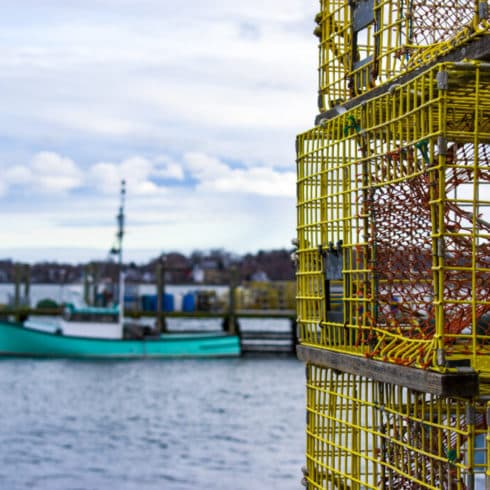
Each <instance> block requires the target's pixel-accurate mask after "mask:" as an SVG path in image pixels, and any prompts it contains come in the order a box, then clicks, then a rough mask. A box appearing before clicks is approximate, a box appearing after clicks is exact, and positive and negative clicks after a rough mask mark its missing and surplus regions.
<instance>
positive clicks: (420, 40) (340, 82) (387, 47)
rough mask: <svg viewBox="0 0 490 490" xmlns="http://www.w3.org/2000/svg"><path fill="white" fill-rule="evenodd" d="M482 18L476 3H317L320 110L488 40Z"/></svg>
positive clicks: (484, 12) (482, 7)
mask: <svg viewBox="0 0 490 490" xmlns="http://www.w3.org/2000/svg"><path fill="white" fill-rule="evenodd" d="M487 18H488V5H487V2H486V1H484V2H483V1H480V0H472V1H468V0H445V1H444V2H441V1H439V0H321V1H320V12H319V14H318V15H317V17H316V21H317V23H318V26H317V28H316V29H315V33H316V34H317V35H318V37H319V38H320V44H319V108H320V110H321V111H325V110H327V109H329V108H332V107H335V106H336V105H338V104H341V103H343V102H345V101H346V100H348V99H349V98H351V97H355V96H356V95H359V94H361V93H364V92H366V91H368V90H370V89H371V88H373V87H374V86H376V85H381V84H383V83H385V82H387V81H390V80H392V79H393V78H395V77H397V76H398V75H400V74H401V73H403V72H407V71H410V70H412V69H414V68H416V67H419V66H422V65H424V64H426V63H430V62H432V61H434V60H435V59H436V57H438V56H441V55H443V54H445V53H447V52H449V51H450V50H451V49H454V48H455V47H457V46H461V45H463V44H464V43H466V42H467V41H469V40H471V39H473V38H475V37H477V36H480V35H482V34H488V32H489V23H488V21H487Z"/></svg>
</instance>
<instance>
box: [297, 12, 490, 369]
mask: <svg viewBox="0 0 490 490" xmlns="http://www.w3.org/2000/svg"><path fill="white" fill-rule="evenodd" d="M467 3H470V2H467ZM297 175H298V180H297V223H298V270H297V285H298V290H297V311H298V325H299V333H300V340H301V342H302V343H303V344H304V345H309V346H313V347H320V348H324V349H329V350H332V351H336V352H343V353H347V354H353V355H358V356H364V357H368V358H371V359H375V360H379V361H387V362H390V363H394V364H398V365H403V366H412V367H419V368H426V369H431V370H434V371H439V372H448V371H450V370H451V369H459V368H464V367H468V366H471V367H472V368H474V369H476V370H478V371H482V372H485V371H490V294H489V293H490V65H489V64H486V63H479V62H471V63H470V62H458V63H440V64H436V65H434V66H432V67H430V68H428V69H426V70H425V71H423V72H422V73H420V74H418V75H417V76H414V77H413V78H412V79H411V80H410V81H408V82H406V83H405V84H395V85H392V86H391V87H390V90H388V91H386V92H385V93H383V94H381V95H379V96H377V97H373V98H371V99H369V100H367V101H364V102H363V103H362V104H359V105H357V106H355V107H353V108H352V109H349V110H345V111H340V113H339V114H337V115H336V116H335V117H331V118H328V119H324V120H323V121H322V122H321V124H320V125H319V126H317V127H315V128H314V129H312V130H310V131H307V132H306V133H303V134H301V135H299V136H298V138H297ZM335 281H341V282H340V286H334V284H335ZM339 288H340V291H339ZM339 293H340V295H341V296H342V302H341V305H340V308H339V307H338V305H334V304H332V301H331V298H332V295H333V294H337V295H339Z"/></svg>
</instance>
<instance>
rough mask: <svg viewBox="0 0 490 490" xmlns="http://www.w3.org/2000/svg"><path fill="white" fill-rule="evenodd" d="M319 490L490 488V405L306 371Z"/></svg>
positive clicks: (311, 455)
mask: <svg viewBox="0 0 490 490" xmlns="http://www.w3.org/2000/svg"><path fill="white" fill-rule="evenodd" d="M306 375H307V381H306V410H307V422H306V436H307V443H306V466H305V467H304V468H303V474H304V478H303V484H304V486H305V487H307V488H308V489H310V490H313V489H320V488H321V489H349V490H360V489H373V490H375V489H398V490H399V489H412V490H413V489H432V490H440V489H444V490H446V489H447V490H466V489H468V490H469V489H483V488H488V486H486V485H488V484H490V467H489V457H488V443H487V442H488V440H489V431H488V419H489V414H490V412H489V408H488V407H489V403H488V401H487V400H488V399H487V398H485V397H478V398H476V399H474V398H465V397H458V396H452V397H447V396H441V395H440V394H434V393H423V392H420V391H417V390H414V389H411V388H408V387H404V386H401V385H397V384H394V383H393V382H382V381H374V380H373V379H371V378H367V377H365V376H363V375H360V374H355V373H352V372H351V373H349V372H345V371H338V370H335V369H330V368H324V367H319V366H316V365H314V364H311V363H307V366H306Z"/></svg>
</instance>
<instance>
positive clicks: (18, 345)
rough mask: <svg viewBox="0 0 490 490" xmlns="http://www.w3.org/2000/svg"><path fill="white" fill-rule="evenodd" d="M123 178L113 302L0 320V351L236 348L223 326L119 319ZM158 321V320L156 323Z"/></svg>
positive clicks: (156, 353)
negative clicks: (196, 327)
mask: <svg viewBox="0 0 490 490" xmlns="http://www.w3.org/2000/svg"><path fill="white" fill-rule="evenodd" d="M124 196H125V185H124V181H123V182H122V186H121V206H120V209H119V214H118V216H117V218H118V224H119V227H118V233H117V235H116V236H117V246H116V247H114V248H113V249H112V252H113V253H115V254H117V255H118V262H119V288H118V289H119V291H118V298H119V301H118V304H115V305H113V306H108V307H96V306H89V305H85V304H75V303H67V304H66V305H65V308H64V313H63V316H62V317H61V318H56V319H55V320H51V321H47V320H44V319H43V320H37V319H33V318H29V319H27V320H26V321H25V322H23V323H15V322H10V321H7V320H0V355H1V356H17V357H48V358H55V357H56V358H58V357H59V358H77V359H90V358H92V359H94V358H95V359H133V358H167V357H230V356H239V355H240V354H241V347H240V338H239V337H238V336H237V335H231V334H229V333H226V332H219V331H218V332H192V333H169V332H160V330H159V328H158V326H154V327H152V326H149V325H142V324H139V323H136V322H132V323H131V322H127V321H125V319H124V309H123V307H122V305H123V304H124V272H123V270H122V267H123V264H122V239H123V236H124V229H123V225H124ZM157 325H158V323H157Z"/></svg>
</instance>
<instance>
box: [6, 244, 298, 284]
mask: <svg viewBox="0 0 490 490" xmlns="http://www.w3.org/2000/svg"><path fill="white" fill-rule="evenodd" d="M159 264H162V265H163V267H164V270H165V279H166V281H167V282H168V283H169V284H192V283H195V282H196V281H198V280H201V281H202V282H205V283H207V284H227V283H228V282H229V281H230V279H231V277H234V278H235V280H237V281H240V282H243V281H251V280H264V279H268V280H271V281H290V280H293V279H294V276H295V271H294V266H293V263H292V262H291V258H290V251H288V250H285V249H281V250H268V251H266V250H259V251H258V252H257V253H248V254H245V255H237V254H233V253H231V252H227V251H225V250H223V249H213V250H210V251H201V250H196V251H194V252H192V253H191V254H189V255H185V254H182V253H180V252H168V253H162V254H161V255H160V256H159V257H156V258H154V259H152V260H149V261H148V262H147V263H145V264H134V263H125V264H124V270H125V272H126V277H127V280H128V281H130V282H141V283H145V282H146V283H154V282H155V280H156V276H155V274H156V271H157V266H158V265H159ZM26 274H28V277H29V281H30V282H31V283H34V284H36V283H38V284H39V283H48V284H49V283H54V284H62V283H67V284H68V283H76V282H82V281H83V280H84V277H85V276H86V275H87V274H88V275H91V276H95V278H96V279H97V280H102V281H103V280H112V281H113V280H115V278H117V276H118V266H117V264H116V263H115V262H114V261H113V260H107V261H93V262H90V263H80V264H70V263H59V262H38V263H35V264H31V265H30V266H27V265H26V264H21V263H18V262H13V261H12V260H0V282H2V283H11V282H15V281H16V278H17V280H24V279H25V277H26Z"/></svg>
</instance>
